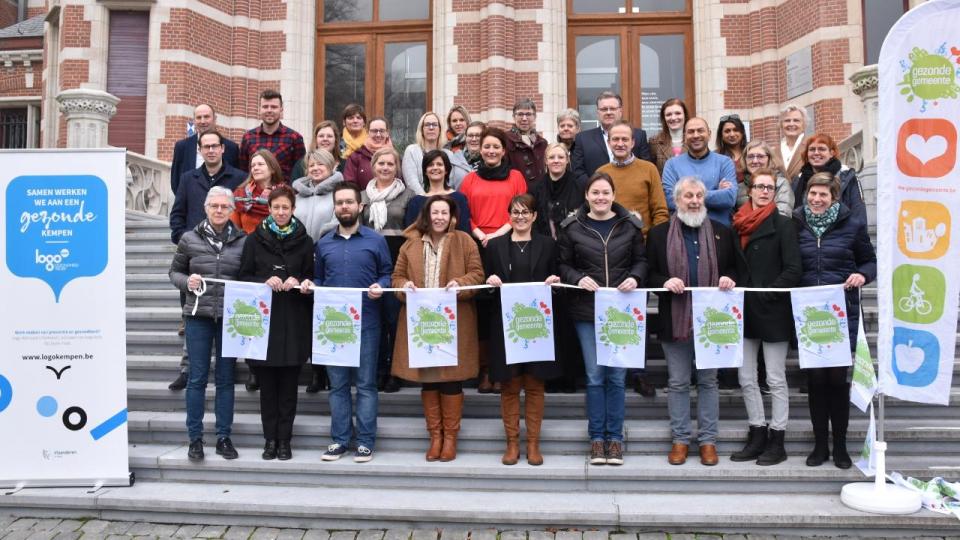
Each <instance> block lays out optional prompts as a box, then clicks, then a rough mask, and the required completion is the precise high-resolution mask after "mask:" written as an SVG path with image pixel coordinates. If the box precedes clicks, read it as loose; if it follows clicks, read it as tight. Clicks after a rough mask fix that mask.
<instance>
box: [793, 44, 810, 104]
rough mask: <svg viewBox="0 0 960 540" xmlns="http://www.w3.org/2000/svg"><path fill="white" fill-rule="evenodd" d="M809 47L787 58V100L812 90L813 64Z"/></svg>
mask: <svg viewBox="0 0 960 540" xmlns="http://www.w3.org/2000/svg"><path fill="white" fill-rule="evenodd" d="M810 56H811V54H810V47H804V48H802V49H800V50H799V51H797V52H795V53H793V54H791V55H790V56H787V99H793V98H795V97H797V96H799V95H801V94H806V93H807V92H809V91H811V90H813V62H812V61H811V58H810Z"/></svg>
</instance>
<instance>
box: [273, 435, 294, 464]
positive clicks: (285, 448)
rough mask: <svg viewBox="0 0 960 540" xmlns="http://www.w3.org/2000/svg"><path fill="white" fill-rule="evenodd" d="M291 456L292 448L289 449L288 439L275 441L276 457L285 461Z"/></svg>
mask: <svg viewBox="0 0 960 540" xmlns="http://www.w3.org/2000/svg"><path fill="white" fill-rule="evenodd" d="M292 457H293V450H291V449H290V441H289V440H281V441H278V442H277V459H279V460H280V461H286V460H288V459H290V458H292Z"/></svg>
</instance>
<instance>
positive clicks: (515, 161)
mask: <svg viewBox="0 0 960 540" xmlns="http://www.w3.org/2000/svg"><path fill="white" fill-rule="evenodd" d="M536 125H537V104H536V103H534V102H533V100H531V99H529V98H523V99H521V100H519V101H517V103H516V104H515V105H514V106H513V127H512V128H510V131H508V132H507V158H508V159H509V161H510V166H511V167H513V168H514V169H516V170H518V171H520V173H521V174H523V177H524V178H525V179H526V180H527V186H530V185H531V184H533V183H534V182H536V181H538V180H540V178H541V177H542V176H543V173H544V171H546V170H547V166H546V161H545V157H544V156H545V155H546V152H547V140H546V139H544V138H543V136H542V135H540V134H539V133H537V128H536Z"/></svg>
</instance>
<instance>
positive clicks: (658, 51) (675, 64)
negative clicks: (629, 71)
mask: <svg viewBox="0 0 960 540" xmlns="http://www.w3.org/2000/svg"><path fill="white" fill-rule="evenodd" d="M683 41H684V38H683V35H682V34H668V35H662V36H641V37H640V111H641V118H642V127H643V129H645V130H647V131H650V132H652V133H655V132H657V131H659V130H660V105H661V104H663V102H664V101H666V100H668V99H670V98H673V97H679V98H680V99H684V100H685V97H686V89H685V88H684V80H685V79H686V73H685V71H686V67H687V62H686V54H685V53H684V47H683Z"/></svg>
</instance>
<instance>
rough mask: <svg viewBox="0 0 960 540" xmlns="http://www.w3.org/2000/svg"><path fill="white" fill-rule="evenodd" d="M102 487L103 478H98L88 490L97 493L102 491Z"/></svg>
mask: <svg viewBox="0 0 960 540" xmlns="http://www.w3.org/2000/svg"><path fill="white" fill-rule="evenodd" d="M102 488H103V480H98V481H97V483H96V484H94V485H93V487H92V488H90V489H88V490H87V493H96V492H98V491H100V489H102Z"/></svg>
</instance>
